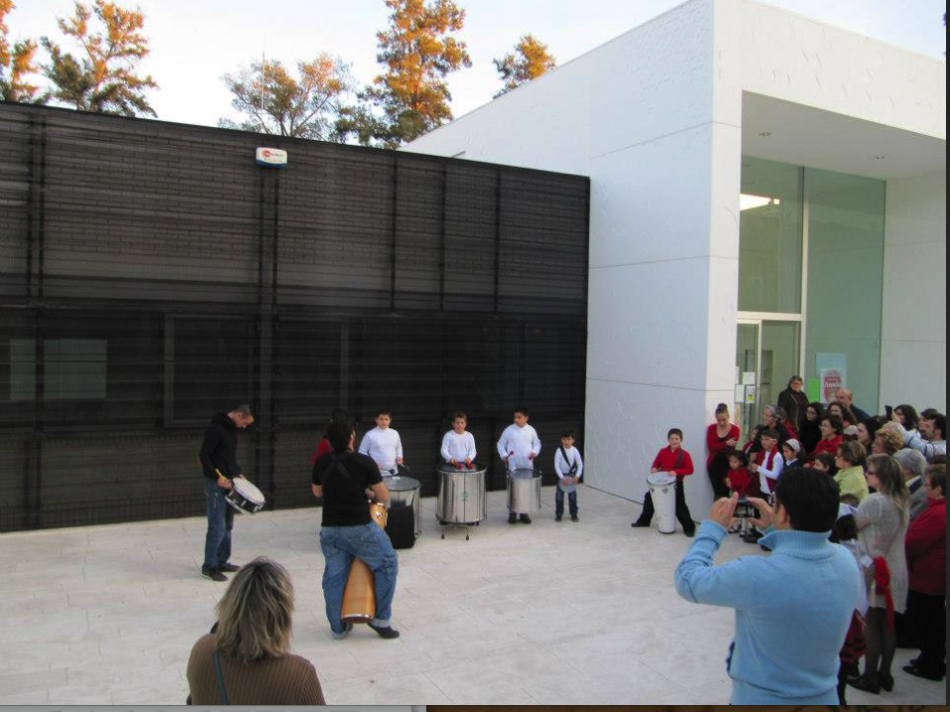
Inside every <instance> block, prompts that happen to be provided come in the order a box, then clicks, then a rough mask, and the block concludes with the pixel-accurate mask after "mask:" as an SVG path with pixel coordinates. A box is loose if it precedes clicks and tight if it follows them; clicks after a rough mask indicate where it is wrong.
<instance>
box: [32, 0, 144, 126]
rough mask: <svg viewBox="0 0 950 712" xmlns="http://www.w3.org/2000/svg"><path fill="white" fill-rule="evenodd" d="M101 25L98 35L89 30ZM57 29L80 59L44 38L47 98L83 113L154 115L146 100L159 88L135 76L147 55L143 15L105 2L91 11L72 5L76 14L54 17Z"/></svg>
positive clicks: (96, 1) (80, 5)
mask: <svg viewBox="0 0 950 712" xmlns="http://www.w3.org/2000/svg"><path fill="white" fill-rule="evenodd" d="M93 17H95V20H94V21H95V22H96V23H98V24H99V25H100V27H99V28H98V32H95V31H94V30H92V28H91V27H90V25H91V23H92V22H93ZM57 24H58V25H59V29H60V30H61V31H62V32H63V34H65V35H66V36H67V37H70V38H72V39H73V40H75V41H76V42H77V43H78V44H79V46H80V47H81V49H82V51H81V53H80V54H79V56H78V57H74V56H73V55H72V54H69V53H64V52H63V50H62V49H61V48H60V47H59V45H57V44H56V43H54V42H53V41H52V40H50V39H49V38H48V37H44V38H43V40H42V42H43V46H44V47H45V48H46V50H47V51H48V52H49V54H50V62H49V64H47V65H45V66H44V67H43V73H44V74H45V75H46V77H47V78H48V79H49V80H50V82H51V83H52V92H51V96H52V97H53V98H54V99H56V100H57V101H59V102H62V103H63V104H67V105H69V106H73V107H75V108H77V109H82V110H85V111H95V112H99V113H102V114H121V115H123V116H137V115H149V116H155V115H156V114H155V110H154V109H153V108H152V106H151V105H150V104H149V103H148V100H147V99H146V98H145V90H146V89H157V88H158V84H156V83H155V80H153V79H152V77H151V76H144V77H143V76H140V75H139V74H137V73H136V66H137V64H138V63H139V62H140V61H141V60H142V59H144V58H145V57H147V56H148V54H149V51H150V50H149V48H148V39H147V38H146V37H145V35H144V34H143V33H142V28H143V27H144V25H145V16H144V15H143V14H142V12H141V11H140V10H125V9H123V8H121V7H119V6H118V5H116V4H114V3H110V2H106V0H95V4H94V5H93V6H92V7H91V8H90V7H89V6H88V5H84V4H83V3H81V2H76V10H75V14H74V15H73V16H72V17H70V18H68V19H65V20H64V19H62V18H60V19H58V20H57Z"/></svg>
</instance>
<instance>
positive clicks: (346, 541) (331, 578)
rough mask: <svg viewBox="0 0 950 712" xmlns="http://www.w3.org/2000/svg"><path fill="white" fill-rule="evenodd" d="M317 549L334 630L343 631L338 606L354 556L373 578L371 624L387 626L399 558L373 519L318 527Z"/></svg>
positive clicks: (341, 604) (394, 590)
mask: <svg viewBox="0 0 950 712" xmlns="http://www.w3.org/2000/svg"><path fill="white" fill-rule="evenodd" d="M320 548H321V549H322V550H323V557H324V558H325V559H326V568H325V569H324V570H323V598H324V600H325V601H326V604H327V620H328V621H330V628H331V629H332V630H333V633H334V634H335V635H342V634H343V633H344V632H345V631H346V629H345V627H344V625H343V621H342V620H341V619H340V609H341V608H342V607H343V592H344V591H345V590H346V581H347V578H349V575H350V566H351V565H352V564H353V558H354V557H356V558H358V559H359V560H360V561H362V562H363V563H365V564H366V565H367V566H368V567H369V569H370V571H372V572H373V577H374V578H375V581H376V618H375V620H374V621H373V625H375V626H378V627H380V628H386V627H388V626H389V622H390V619H391V618H392V615H393V596H394V595H395V593H396V574H397V573H398V571H399V559H398V558H397V556H396V551H395V549H393V545H392V542H390V541H389V536H388V535H387V534H386V532H384V531H383V530H382V529H380V528H379V525H378V524H375V523H373V522H370V523H369V524H363V525H361V526H358V527H323V528H322V529H321V530H320Z"/></svg>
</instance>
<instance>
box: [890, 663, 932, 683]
mask: <svg viewBox="0 0 950 712" xmlns="http://www.w3.org/2000/svg"><path fill="white" fill-rule="evenodd" d="M904 672H906V673H907V674H908V675H913V676H914V677H920V678H923V679H924V680H933V681H934V682H940V681H941V680H943V675H936V674H932V673H929V672H924V671H923V670H921V669H920V668H918V667H917V666H916V665H905V666H904ZM885 689H887V688H885Z"/></svg>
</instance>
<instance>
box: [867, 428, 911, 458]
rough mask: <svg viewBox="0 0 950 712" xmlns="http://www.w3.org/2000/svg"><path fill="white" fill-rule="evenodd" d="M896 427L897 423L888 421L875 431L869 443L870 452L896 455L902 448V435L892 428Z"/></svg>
mask: <svg viewBox="0 0 950 712" xmlns="http://www.w3.org/2000/svg"><path fill="white" fill-rule="evenodd" d="M888 426H893V427H888ZM896 427H897V423H888V424H887V425H885V426H883V427H882V428H880V429H879V430H878V431H877V434H875V436H874V440H873V442H872V443H871V453H872V454H874V455H896V454H897V453H899V452H900V451H901V450H903V449H904V436H903V435H902V434H901V433H899V432H897V431H896V430H895V429H894V428H896Z"/></svg>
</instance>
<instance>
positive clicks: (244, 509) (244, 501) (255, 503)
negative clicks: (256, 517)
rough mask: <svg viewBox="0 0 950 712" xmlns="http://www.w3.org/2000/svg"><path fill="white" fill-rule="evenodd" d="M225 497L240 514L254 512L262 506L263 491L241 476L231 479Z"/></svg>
mask: <svg viewBox="0 0 950 712" xmlns="http://www.w3.org/2000/svg"><path fill="white" fill-rule="evenodd" d="M225 499H226V500H227V502H228V504H230V505H231V506H232V507H234V508H235V509H236V510H237V511H238V512H240V513H241V514H256V513H257V512H259V511H261V509H263V508H264V502H265V501H266V499H265V498H264V493H263V492H261V491H260V490H259V489H257V487H255V486H254V485H252V484H251V483H250V482H248V481H247V480H246V479H244V478H243V477H237V478H235V479H233V480H231V489H229V490H228V493H227V495H225Z"/></svg>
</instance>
